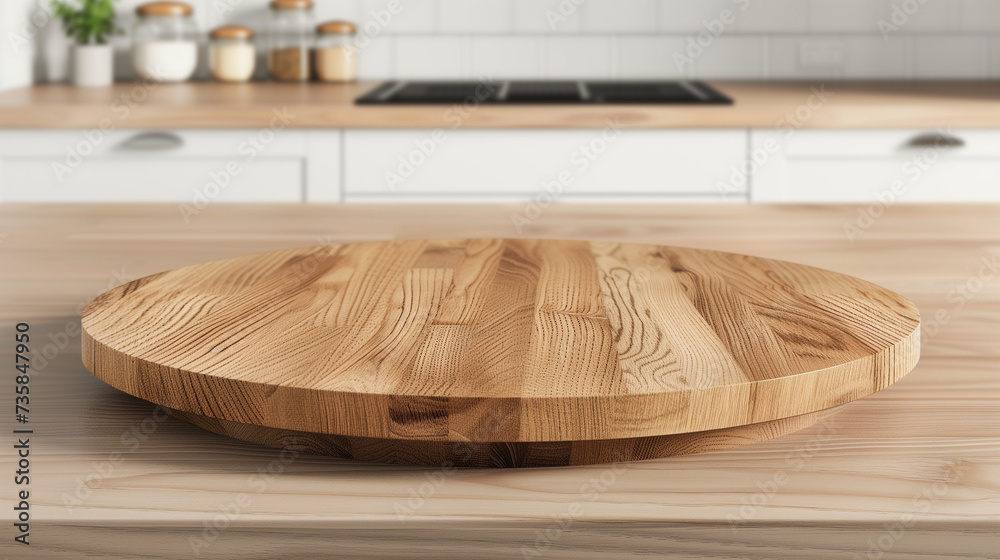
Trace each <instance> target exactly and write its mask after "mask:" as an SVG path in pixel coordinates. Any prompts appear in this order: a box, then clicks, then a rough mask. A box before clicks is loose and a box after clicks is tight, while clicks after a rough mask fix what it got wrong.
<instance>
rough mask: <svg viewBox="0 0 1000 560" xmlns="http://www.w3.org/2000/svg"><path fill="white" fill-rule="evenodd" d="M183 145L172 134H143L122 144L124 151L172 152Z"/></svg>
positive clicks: (182, 140) (178, 137) (181, 139)
mask: <svg viewBox="0 0 1000 560" xmlns="http://www.w3.org/2000/svg"><path fill="white" fill-rule="evenodd" d="M183 145H184V139H183V138H181V137H180V136H177V135H176V134H174V133H172V132H143V133H142V134H137V135H135V136H133V137H131V138H129V139H128V140H126V141H124V142H122V144H121V147H122V148H124V149H126V150H173V149H176V148H180V147H181V146H183Z"/></svg>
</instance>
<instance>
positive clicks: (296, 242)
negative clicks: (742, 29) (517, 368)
mask: <svg viewBox="0 0 1000 560" xmlns="http://www.w3.org/2000/svg"><path fill="white" fill-rule="evenodd" d="M860 210H861V211H862V212H865V211H866V210H865V209H860ZM883 210H884V212H880V217H878V218H877V219H875V220H874V221H873V222H872V223H870V224H869V223H865V225H864V228H863V235H861V236H860V237H856V239H855V240H854V241H853V242H852V241H851V240H850V239H849V238H848V237H847V236H846V235H845V233H844V231H845V225H852V224H856V220H858V216H859V208H857V207H853V206H812V207H810V206H783V207H773V206H735V205H733V206H656V205H645V206H633V207H619V206H600V207H599V206H569V205H566V206H556V207H550V208H547V209H545V210H544V211H543V212H542V214H541V215H540V216H538V217H537V219H535V220H534V221H533V222H532V223H531V224H530V226H528V227H526V228H525V229H524V234H523V235H524V236H530V237H542V238H561V239H580V238H587V239H595V240H609V241H610V240H614V241H630V242H639V243H663V244H671V245H678V246H689V247H699V248H705V249H715V250H724V251H735V252H741V253H747V254H751V255H757V256H761V257H769V258H778V259H784V260H789V261H793V262H799V263H803V264H808V265H813V266H818V267H822V268H826V269H829V270H833V271H837V272H842V273H846V274H850V275H854V276H858V277H860V278H863V279H865V280H870V281H872V282H875V283H877V284H880V285H882V286H885V287H887V288H889V289H891V290H894V291H896V292H899V293H900V294H902V295H904V296H906V297H908V298H910V299H911V300H912V301H914V303H916V304H917V306H918V307H919V308H920V310H921V313H922V316H923V327H922V328H923V337H922V338H923V340H922V357H921V360H920V363H919V364H918V365H917V366H916V368H915V369H914V370H913V371H912V372H911V373H910V374H909V375H907V376H906V377H905V378H903V379H902V380H901V381H899V382H897V383H896V384H894V385H892V386H891V387H889V388H887V389H885V390H884V391H880V392H879V393H877V394H875V395H872V396H870V397H867V398H864V399H861V400H859V401H856V402H853V403H849V404H847V405H845V406H843V407H841V408H839V409H837V410H835V411H833V412H832V413H831V414H830V415H829V416H828V417H827V418H825V419H824V420H823V421H821V422H819V423H818V424H816V425H814V426H812V427H809V428H806V429H805V430H802V431H800V432H796V433H793V434H790V435H786V436H783V437H779V438H777V439H774V440H771V441H768V442H764V443H759V444H755V445H751V446H747V447H743V448H738V449H734V450H729V451H719V452H710V453H704V454H699V455H690V456H682V457H674V458H665V459H656V460H650V461H644V462H638V463H630V464H612V465H594V466H584V467H563V468H550V469H523V470H522V469H514V470H509V469H508V470H474V469H473V470H449V469H439V468H418V467H403V466H391V465H381V464H364V463H356V462H350V461H345V460H339V459H333V458H327V457H318V456H309V455H304V454H301V455H298V456H294V455H292V454H289V453H284V454H283V452H282V451H280V450H275V449H266V448H261V447H256V446H253V445H250V444H247V443H242V442H240V441H236V440H230V439H226V438H223V437H221V436H218V435H214V434H211V433H208V432H204V431H201V430H199V429H197V428H194V427H192V426H190V425H187V424H185V423H183V422H181V421H178V420H175V419H172V418H168V417H167V416H166V415H164V414H162V413H160V411H158V410H157V409H155V408H154V407H153V406H152V405H150V404H148V403H145V402H143V401H140V400H138V399H135V398H132V397H129V396H127V395H125V394H123V393H120V392H118V391H116V390H114V389H112V388H110V387H108V386H107V385H105V384H103V383H102V382H100V381H99V380H97V379H95V378H94V377H93V376H92V375H91V374H90V373H89V372H87V370H86V369H85V368H84V367H83V364H82V363H81V360H80V347H79V345H80V340H79V329H78V326H79V313H80V312H81V311H82V308H83V305H84V304H86V303H87V302H88V301H89V300H90V299H91V298H92V297H94V296H96V295H97V294H98V293H100V292H102V291H104V290H106V289H108V288H109V287H112V286H114V285H117V284H120V283H122V282H125V281H128V280H131V279H134V278H137V277H139V276H144V275H148V274H152V273H155V272H159V271H162V270H167V269H172V268H176V267H180V266H184V265H188V264H194V263H198V262H204V261H208V260H213V259H221V258H226V257H232V256H237V255H243V254H247V253H252V252H260V251H267V250H276V249H283V248H291V247H298V246H305V245H314V244H321V243H332V242H349V241H362V240H386V239H413V238H446V237H459V236H463V237H516V236H517V233H516V230H515V229H514V226H513V224H512V223H511V219H510V215H511V213H512V212H519V211H522V209H521V208H518V207H500V206H494V207H488V206H448V207H442V206H410V207H405V206H298V205H289V206H279V207H265V206H225V205H213V206H210V207H208V208H207V209H206V210H205V211H203V212H202V214H200V215H199V216H198V217H197V219H195V220H193V221H192V223H191V224H184V222H183V221H182V220H181V217H180V214H179V212H178V210H177V208H176V207H175V206H173V205H162V206H155V205H151V206H111V205H77V206H71V205H59V206H57V205H51V206H37V205H35V206H33V205H10V204H6V205H0V281H2V290H0V329H2V332H4V333H6V334H4V335H3V337H2V338H3V339H4V340H7V341H8V342H6V343H4V344H3V345H2V346H0V356H2V359H3V360H4V362H5V363H8V364H10V363H11V362H13V361H14V359H13V358H14V357H13V351H14V343H13V334H14V330H15V328H14V326H15V324H16V323H17V322H21V321H24V322H28V323H30V324H31V331H30V332H31V333H32V341H33V345H34V346H35V348H34V350H35V352H36V353H35V355H34V359H33V364H34V367H35V371H34V372H33V376H32V382H31V383H32V385H31V396H32V399H33V400H32V402H31V416H30V418H31V420H30V427H31V428H33V429H34V430H35V433H34V434H33V435H32V436H31V473H32V478H31V485H30V490H31V512H32V526H31V533H30V538H31V542H32V544H31V545H30V547H24V546H22V545H17V544H14V543H13V540H12V539H13V530H12V529H11V528H10V525H9V523H8V529H7V530H6V531H5V533H4V535H5V536H4V540H3V541H2V543H3V544H2V545H0V557H3V558H25V557H37V558H57V559H58V558H80V557H83V556H84V555H89V556H87V557H95V558H96V557H128V558H168V557H169V558H254V559H256V558H261V559H263V558H274V557H279V556H280V557H296V558H321V557H323V558H326V557H331V556H332V557H350V558H386V557H400V558H402V557H415V558H471V557H475V558H512V557H516V558H574V559H578V558H607V557H613V558H632V557H644V556H646V557H648V556H658V555H665V554H667V553H668V552H669V553H670V554H671V556H670V557H671V558H796V559H798V558H868V557H871V558H875V557H881V558H900V559H903V558H906V559H912V558H990V557H993V558H996V557H1000V536H998V534H1000V366H998V360H1000V207H998V206H987V205H979V206H922V207H916V206H890V207H888V208H883ZM12 375H13V374H12V373H10V372H9V373H8V374H7V376H8V377H7V378H6V379H7V380H8V381H7V383H6V386H7V387H8V388H12V387H13V385H14V383H13V378H12ZM6 398H7V399H10V400H9V401H8V405H7V406H8V408H9V409H10V408H13V403H12V402H11V401H13V394H12V392H11V391H9V389H8V396H7V397H6ZM13 420H14V419H13V410H8V413H7V414H4V415H3V426H4V428H5V429H4V433H5V434H7V435H6V438H7V440H6V441H4V442H3V448H4V449H5V452H4V456H3V467H2V468H3V473H4V477H3V478H4V480H5V482H4V487H3V488H4V490H3V494H2V497H0V507H2V508H3V510H4V511H5V512H7V513H6V514H5V517H4V519H6V520H10V519H11V518H12V507H13V506H14V500H13V497H14V495H15V494H14V493H15V486H14V484H13V476H11V475H12V473H13V472H14V470H15V468H16V467H15V462H14V459H15V458H14V455H13V451H12V446H13V445H14V443H15V441H14V439H13V435H11V431H10V430H11V429H12V428H13V427H14V422H13Z"/></svg>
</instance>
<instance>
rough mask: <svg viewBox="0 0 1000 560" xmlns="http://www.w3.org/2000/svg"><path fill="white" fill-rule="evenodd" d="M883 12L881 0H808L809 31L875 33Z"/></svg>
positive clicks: (883, 7) (883, 4)
mask: <svg viewBox="0 0 1000 560" xmlns="http://www.w3.org/2000/svg"><path fill="white" fill-rule="evenodd" d="M884 12H885V3H884V2H882V1H881V0H809V13H808V19H807V21H808V26H807V27H808V30H809V32H810V33H837V32H843V33H876V32H877V31H878V20H879V19H882V16H883V14H884Z"/></svg>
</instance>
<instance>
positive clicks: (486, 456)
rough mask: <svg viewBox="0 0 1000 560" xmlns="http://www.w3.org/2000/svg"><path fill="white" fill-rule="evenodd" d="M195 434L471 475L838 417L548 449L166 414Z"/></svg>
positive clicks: (693, 444) (721, 440)
mask: <svg viewBox="0 0 1000 560" xmlns="http://www.w3.org/2000/svg"><path fill="white" fill-rule="evenodd" d="M167 410H168V412H169V414H171V415H172V416H174V417H176V418H180V419H181V420H184V421H185V422H189V423H191V424H194V425H195V426H198V427H199V428H202V429H205V430H208V431H210V432H214V433H217V434H220V435H224V436H227V437H232V438H236V439H240V440H244V441H249V442H251V443H255V444H258V445H265V446H267V447H273V448H276V449H282V450H292V451H296V452H305V453H315V454H318V455H327V456H330V457H340V458H342V459H354V460H358V461H367V462H371V463H390V464H396V465H426V466H431V467H435V466H436V467H440V466H442V465H445V466H455V467H477V468H487V467H490V468H511V467H564V466H571V465H595V464H602V463H617V462H622V461H642V460H646V459H656V458H658V457H671V456H674V455H687V454H689V453H705V452H708V451H721V450H723V449H732V448H734V447H740V446H742V445H749V444H751V443H757V442H760V441H765V440H768V439H771V438H776V437H779V436H783V435H785V434H788V433H791V432H794V431H796V430H801V429H802V428H805V427H807V426H811V425H813V424H815V423H816V422H819V421H820V420H822V419H823V418H824V417H826V416H828V415H832V414H836V411H837V410H838V408H837V407H835V408H833V409H829V410H821V411H817V412H810V413H808V414H800V415H798V416H791V417H788V418H781V419H779V420H771V421H768V422H760V423H757V424H747V425H744V426H735V427H732V428H720V429H718V430H705V431H702V432H688V433H683V434H668V435H664V436H649V437H641V438H622V439H602V440H584V441H548V442H474V441H454V442H452V441H426V440H399V439H378V438H366V437H351V436H338V435H331V434H318V433H312V432H298V431H294V430H282V429H279V428H269V427H266V426H255V425H253V424H242V423H239V422H233V421H230V420H220V419H218V418H211V417H208V416H202V415H200V414H193V413H191V412H183V411H180V410H170V409H167Z"/></svg>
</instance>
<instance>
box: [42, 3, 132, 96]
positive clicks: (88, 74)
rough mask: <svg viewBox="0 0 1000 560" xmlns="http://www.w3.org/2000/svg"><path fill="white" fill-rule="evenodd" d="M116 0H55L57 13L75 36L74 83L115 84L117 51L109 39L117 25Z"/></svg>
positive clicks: (55, 11)
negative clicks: (114, 50) (113, 50)
mask: <svg viewBox="0 0 1000 560" xmlns="http://www.w3.org/2000/svg"><path fill="white" fill-rule="evenodd" d="M115 1H116V0H53V2H52V8H53V15H54V16H55V17H56V18H57V19H58V20H59V21H61V22H62V26H63V29H64V30H65V31H66V35H68V36H69V37H70V38H71V39H73V43H74V44H73V84H75V85H77V86H84V87H100V86H109V85H111V82H112V80H113V79H114V71H113V61H114V57H113V53H112V51H111V45H110V44H108V39H109V38H110V37H111V36H112V35H113V34H114V33H115V32H117V28H116V27H115V7H114V2H115Z"/></svg>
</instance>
